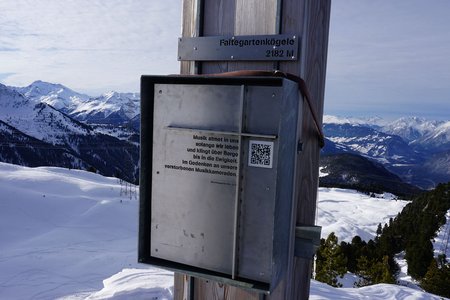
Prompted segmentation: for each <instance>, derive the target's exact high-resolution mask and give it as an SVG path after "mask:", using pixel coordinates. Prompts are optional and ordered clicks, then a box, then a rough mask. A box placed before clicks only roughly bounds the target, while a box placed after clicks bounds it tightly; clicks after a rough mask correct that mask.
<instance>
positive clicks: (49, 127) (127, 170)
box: [0, 82, 139, 182]
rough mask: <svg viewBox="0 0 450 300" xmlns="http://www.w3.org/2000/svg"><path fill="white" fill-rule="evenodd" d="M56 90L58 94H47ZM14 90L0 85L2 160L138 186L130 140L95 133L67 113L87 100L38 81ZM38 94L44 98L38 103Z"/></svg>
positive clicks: (110, 133)
mask: <svg viewBox="0 0 450 300" xmlns="http://www.w3.org/2000/svg"><path fill="white" fill-rule="evenodd" d="M56 88H58V93H57V94H52V95H50V94H49V93H48V92H49V91H54V90H55V89H56ZM19 90H20V89H18V88H11V87H7V86H5V85H2V84H0V136H1V137H2V140H1V143H0V159H1V161H4V162H10V163H15V164H20V165H26V166H42V165H52V166H61V167H66V168H81V169H92V170H97V171H99V172H100V173H101V174H104V175H108V176H113V175H116V176H119V177H121V178H123V179H125V180H128V181H131V182H136V181H137V178H138V167H137V163H138V160H139V151H138V145H137V144H136V142H135V141H133V140H131V141H130V140H127V139H129V138H131V137H132V135H126V137H123V136H122V137H121V136H120V134H122V132H120V133H117V132H114V131H113V130H109V131H108V130H107V129H104V128H101V129H103V130H100V129H99V128H98V127H96V126H93V125H90V124H87V123H83V122H80V121H78V120H76V119H75V118H73V117H71V116H70V115H69V114H68V112H69V108H73V107H75V106H76V104H80V103H83V101H87V100H86V98H85V97H84V96H83V95H81V94H77V93H75V92H73V91H70V90H69V89H66V88H64V87H63V86H61V85H52V84H50V85H48V84H44V83H42V82H38V83H36V84H35V86H34V87H33V88H30V89H28V90H27V92H24V93H22V92H19ZM41 93H44V94H45V95H43V96H41V98H39V99H41V100H39V101H37V100H36V99H38V96H39V95H41ZM27 94H28V95H29V97H27V96H26V95H27ZM47 102H50V103H52V104H54V105H55V106H56V107H60V108H61V109H60V110H57V109H56V108H55V107H54V106H52V105H50V104H48V103H47ZM64 105H68V106H67V107H68V108H67V107H66V106H64ZM63 108H64V109H63ZM114 133H116V136H114ZM133 134H134V133H133Z"/></svg>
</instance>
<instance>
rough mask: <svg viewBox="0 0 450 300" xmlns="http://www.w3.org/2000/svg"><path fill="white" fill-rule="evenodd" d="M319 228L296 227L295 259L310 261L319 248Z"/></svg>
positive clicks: (320, 228) (320, 229)
mask: <svg viewBox="0 0 450 300" xmlns="http://www.w3.org/2000/svg"><path fill="white" fill-rule="evenodd" d="M321 231H322V227H321V226H314V225H313V226H296V227H295V248H294V253H295V256H296V257H300V258H306V259H311V258H312V257H313V256H314V254H316V251H317V248H319V246H320V234H321Z"/></svg>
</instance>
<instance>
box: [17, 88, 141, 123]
mask: <svg viewBox="0 0 450 300" xmlns="http://www.w3.org/2000/svg"><path fill="white" fill-rule="evenodd" d="M14 89H15V90H16V91H18V92H20V93H21V94H23V95H24V96H25V97H27V98H28V99H30V100H32V101H33V102H34V103H46V104H48V105H51V106H52V107H54V108H55V109H57V110H59V111H61V112H64V113H66V114H68V115H69V116H71V117H72V118H74V119H76V120H79V121H85V122H87V123H90V124H113V125H124V124H127V123H129V122H130V121H131V120H132V119H133V118H134V117H136V116H137V115H138V114H139V113H140V96H139V94H138V93H118V92H114V91H111V92H108V93H105V94H103V95H101V96H98V97H91V96H88V95H85V94H80V93H77V92H75V91H73V90H71V89H69V88H67V87H65V86H63V85H61V84H53V83H48V82H43V81H35V82H33V83H32V84H30V85H29V86H26V87H18V88H14Z"/></svg>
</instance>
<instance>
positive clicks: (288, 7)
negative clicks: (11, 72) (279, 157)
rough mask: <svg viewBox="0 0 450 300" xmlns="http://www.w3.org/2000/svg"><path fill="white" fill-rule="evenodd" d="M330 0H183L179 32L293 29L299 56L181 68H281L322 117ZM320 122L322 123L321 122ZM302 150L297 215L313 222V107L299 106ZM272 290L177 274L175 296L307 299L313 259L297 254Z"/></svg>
mask: <svg viewBox="0 0 450 300" xmlns="http://www.w3.org/2000/svg"><path fill="white" fill-rule="evenodd" d="M330 6H331V0H183V21H182V24H183V25H182V36H183V37H197V36H214V35H216V36H227V35H228V36H229V35H262V34H296V35H298V36H299V37H300V38H301V50H300V59H298V60H296V61H292V62H291V61H289V62H268V61H264V62H242V61H241V62H182V63H181V74H211V73H221V72H227V71H236V70H249V69H251V70H276V69H277V70H281V71H283V72H289V73H292V74H295V75H297V76H300V77H302V78H303V79H304V80H305V81H306V84H307V87H308V89H309V91H310V94H311V96H312V100H313V103H312V104H313V107H314V109H315V110H316V112H317V115H318V116H319V118H320V120H319V121H320V122H322V116H323V98H324V89H325V70H326V58H327V48H328V28H329V19H330ZM320 126H321V124H320ZM302 135H303V137H302V142H303V150H302V152H301V155H300V157H299V160H298V162H297V163H298V170H299V174H298V175H297V192H296V195H297V197H296V199H297V203H296V207H297V209H296V221H297V225H314V223H315V215H316V199H317V187H318V178H319V177H318V172H319V151H320V147H319V143H318V138H317V132H316V130H315V128H314V123H313V120H312V116H311V113H310V111H309V109H308V107H307V105H306V104H304V108H303V124H302ZM289 267H290V269H291V270H292V272H288V273H290V274H291V275H290V276H289V277H290V278H285V279H284V280H283V281H282V282H281V283H280V284H279V286H278V287H277V288H276V290H275V292H274V293H272V294H271V295H270V296H267V297H266V296H262V295H260V294H258V293H256V292H251V291H247V290H243V289H238V288H235V287H231V286H227V285H223V284H219V283H215V282H211V281H207V280H202V279H197V278H195V279H194V280H192V279H190V278H189V277H188V276H185V275H181V274H175V287H174V293H175V295H174V299H175V300H190V295H192V294H191V292H193V295H194V296H193V298H194V299H198V300H216V299H224V300H240V299H242V300H243V299H246V300H247V299H250V300H259V299H270V300H281V299H283V300H285V299H308V297H309V283H310V279H311V278H310V275H311V267H312V259H311V260H307V259H299V258H297V259H295V260H294V265H293V266H289Z"/></svg>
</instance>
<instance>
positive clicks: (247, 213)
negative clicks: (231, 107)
mask: <svg viewBox="0 0 450 300" xmlns="http://www.w3.org/2000/svg"><path fill="white" fill-rule="evenodd" d="M281 96H282V88H281V87H260V86H255V87H248V89H247V93H246V100H247V101H246V118H245V121H244V129H245V130H247V131H251V132H258V133H265V134H275V135H278V133H279V126H278V124H279V120H280V100H281ZM267 143H273V148H271V149H270V150H271V151H270V154H269V153H267V154H268V155H267V156H268V157H269V156H272V161H271V162H270V164H269V165H271V167H268V165H266V164H264V162H263V161H261V162H258V163H260V164H261V166H262V167H258V165H256V166H255V165H254V164H251V163H249V161H250V159H249V156H250V157H251V156H252V152H253V150H252V149H251V148H250V149H249V145H252V144H257V145H260V146H261V147H264V146H267ZM243 145H244V146H245V147H246V148H245V149H244V151H243V152H244V153H245V154H244V156H243V158H242V161H243V162H244V166H243V167H242V176H243V183H242V188H243V191H242V193H241V199H242V204H241V207H240V235H239V237H240V239H239V268H238V272H239V276H241V277H245V278H249V279H253V280H258V281H263V282H270V281H271V277H272V263H273V250H272V244H273V233H274V209H275V201H276V184H277V165H278V139H276V140H267V139H255V138H248V139H245V141H244V142H243ZM259 150H261V149H254V151H259Z"/></svg>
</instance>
